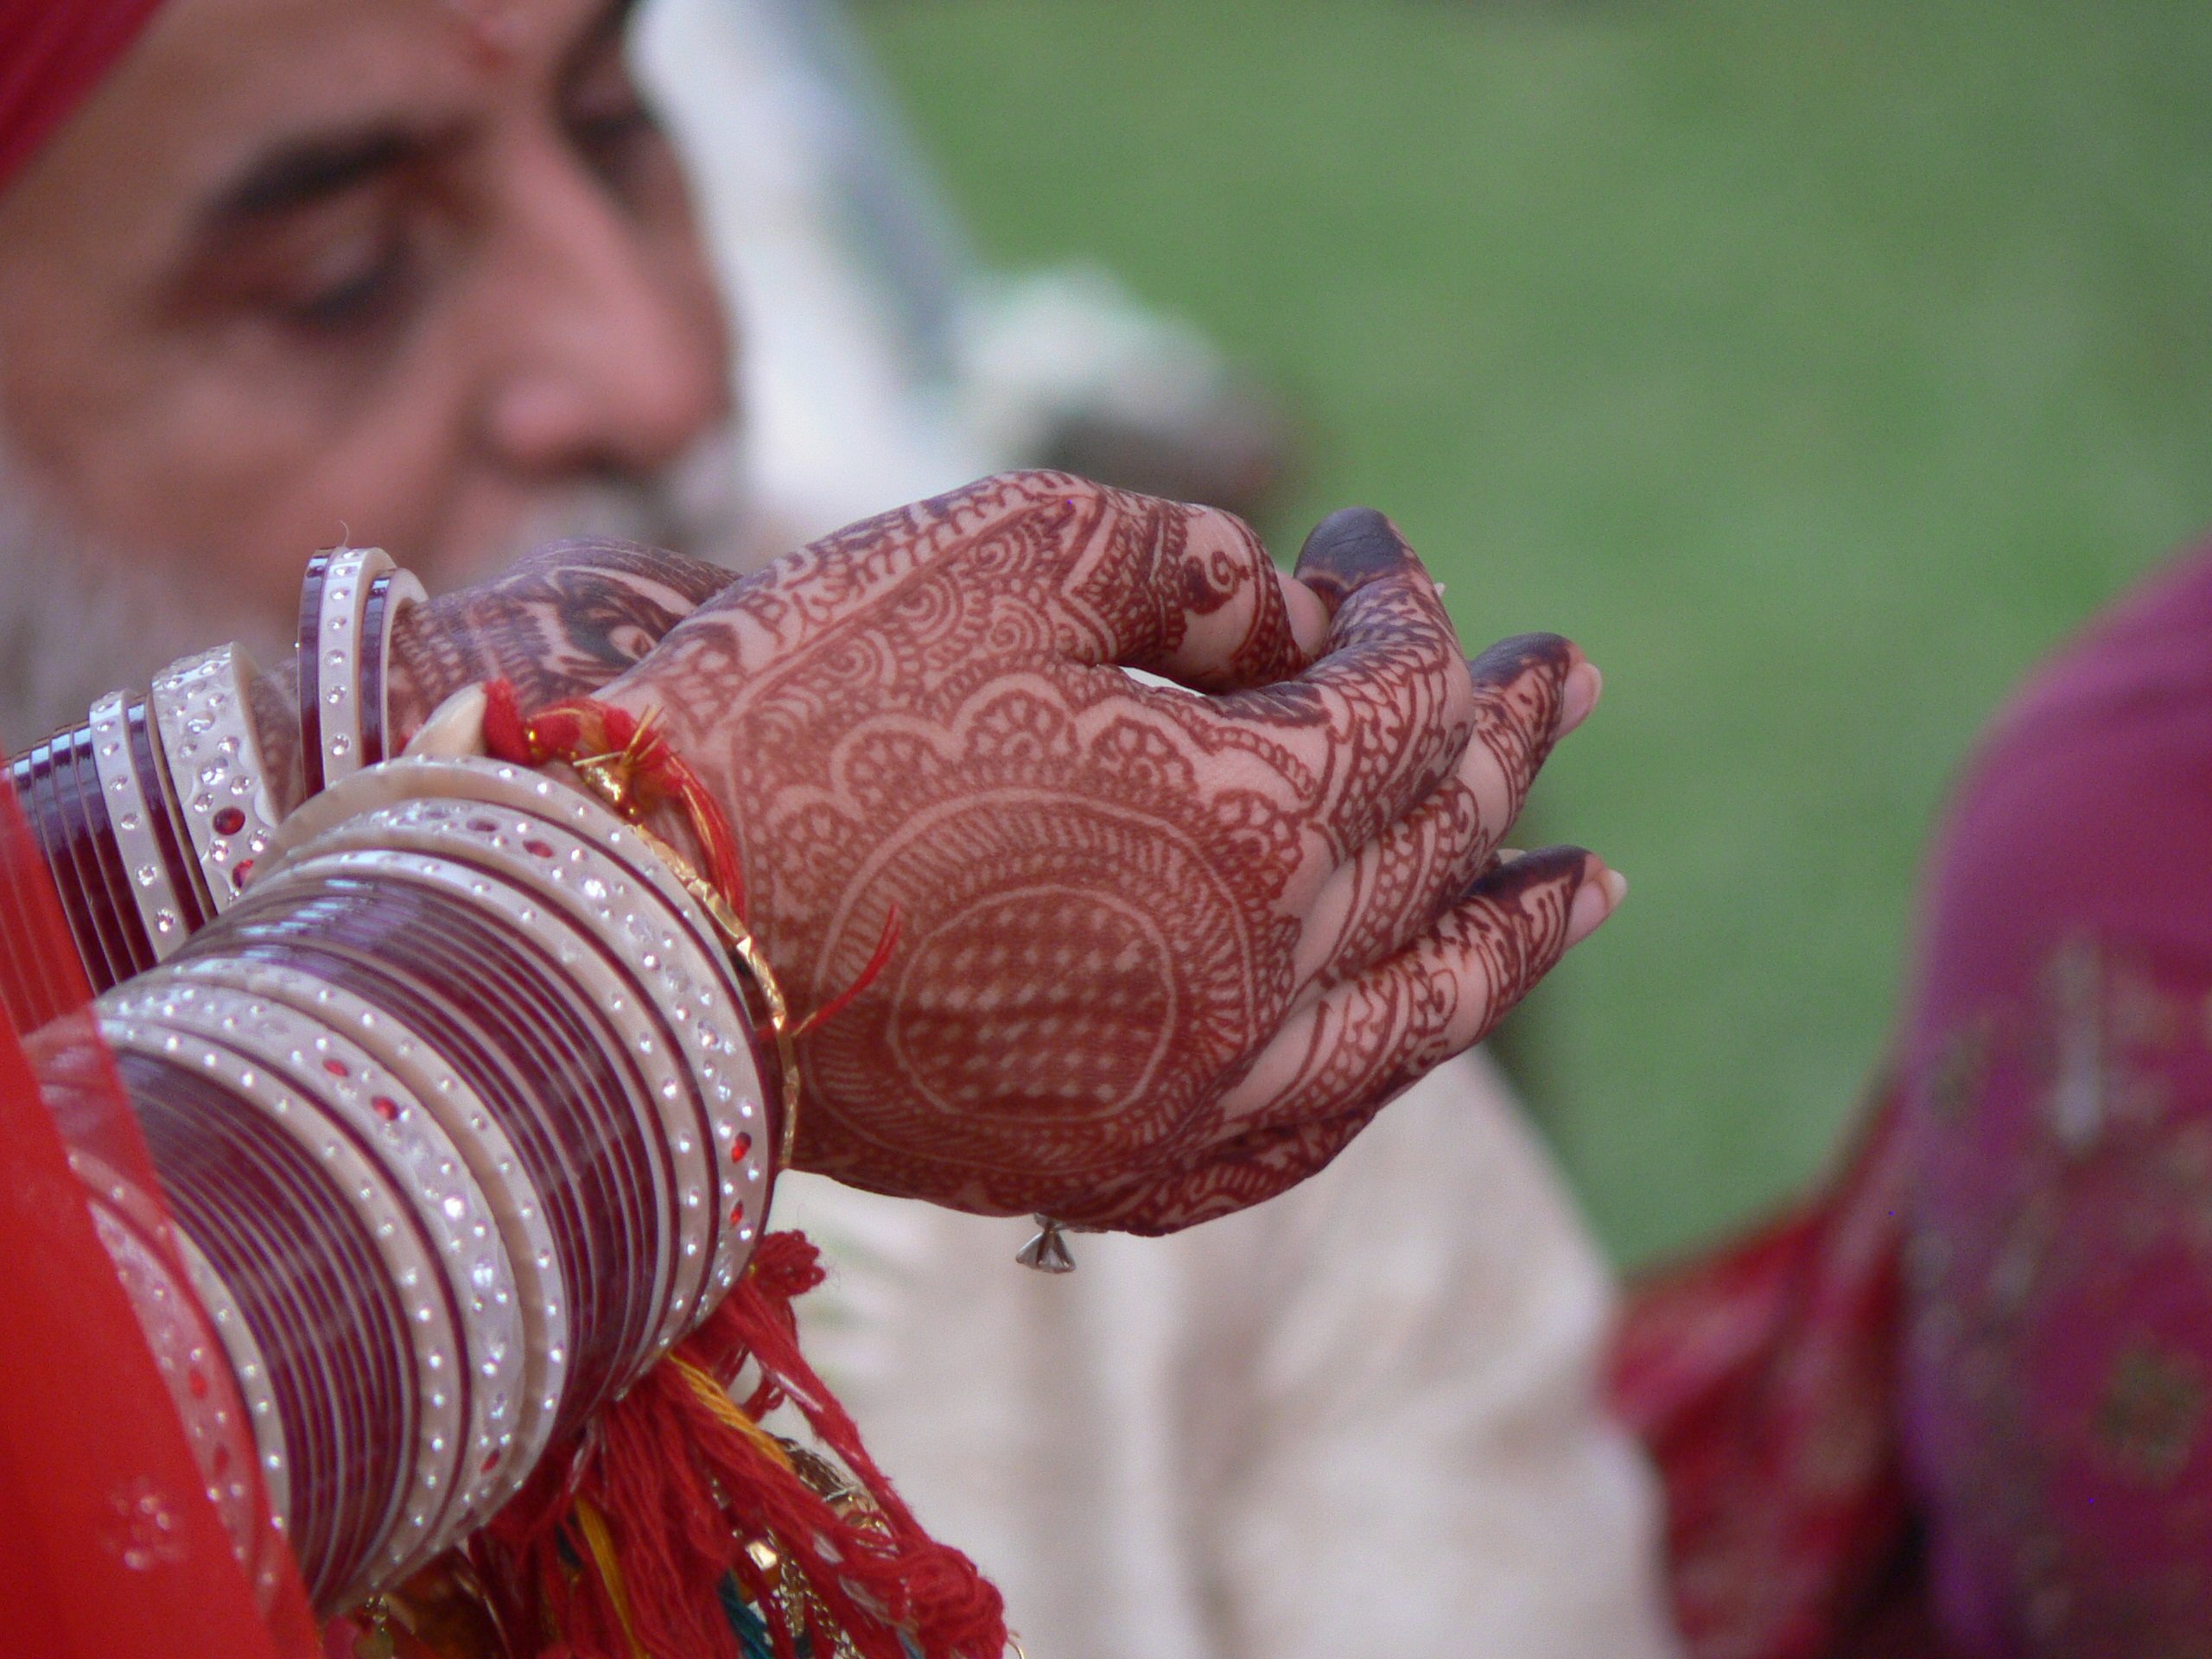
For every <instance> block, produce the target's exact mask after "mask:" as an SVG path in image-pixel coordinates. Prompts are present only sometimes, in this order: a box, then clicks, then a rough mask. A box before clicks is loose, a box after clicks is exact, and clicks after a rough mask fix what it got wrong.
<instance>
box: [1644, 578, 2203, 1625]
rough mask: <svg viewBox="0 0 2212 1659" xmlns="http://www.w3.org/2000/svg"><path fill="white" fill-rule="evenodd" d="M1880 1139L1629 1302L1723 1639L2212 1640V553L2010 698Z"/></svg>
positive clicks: (1942, 857)
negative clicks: (1759, 1228) (1799, 1203)
mask: <svg viewBox="0 0 2212 1659" xmlns="http://www.w3.org/2000/svg"><path fill="white" fill-rule="evenodd" d="M1896 1054H1897V1058H1896V1061H1895V1073H1894V1075H1895V1079H1896V1080H1895V1083H1894V1084H1893V1086H1892V1087H1891V1089H1890V1090H1888V1091H1887V1093H1886V1094H1885V1098H1884V1101H1883V1103H1882V1104H1881V1106H1880V1108H1879V1109H1878V1111H1877V1112H1876V1114H1875V1115H1874V1118H1873V1121H1872V1125H1871V1127H1870V1128H1869V1130H1868V1132H1867V1135H1866V1140H1865V1141H1864V1143H1863V1145H1862V1148H1861V1150H1860V1153H1859V1155H1858V1156H1857V1157H1856V1158H1855V1159H1853V1160H1852V1161H1851V1162H1850V1164H1849V1165H1848V1166H1847V1167H1846V1168H1845V1169H1844V1171H1843V1172H1842V1173H1840V1175H1839V1176H1838V1178H1837V1179H1834V1181H1833V1182H1831V1183H1830V1184H1829V1185H1828V1186H1827V1188H1826V1189H1825V1190H1824V1191H1823V1192H1821V1193H1819V1194H1818V1195H1816V1196H1815V1198H1813V1199H1811V1200H1810V1201H1809V1202H1808V1204H1807V1205H1804V1206H1803V1207H1802V1209H1801V1210H1799V1211H1797V1212H1796V1213H1794V1214H1793V1215H1791V1216H1789V1217H1786V1218H1785V1219H1783V1221H1781V1222H1779V1223H1777V1224H1775V1225H1773V1226H1772V1227H1770V1228H1769V1229H1768V1230H1764V1231H1763V1232H1761V1233H1759V1234H1758V1235H1756V1236H1753V1237H1751V1239H1749V1240H1746V1241H1744V1242H1741V1243H1738V1244H1736V1245H1734V1246H1732V1247H1730V1248H1728V1249H1724V1250H1722V1251H1721V1252H1719V1254H1717V1255H1713V1256H1712V1257H1709V1258H1707V1259H1706V1260H1704V1261H1701V1262H1695V1263H1693V1264H1691V1265H1689V1266H1687V1267H1685V1268H1680V1269H1677V1270H1675V1272H1673V1273H1671V1274H1665V1275H1662V1276H1661V1277H1660V1278H1658V1279H1657V1280H1655V1281H1653V1282H1651V1283H1649V1284H1648V1285H1646V1286H1645V1287H1643V1288H1642V1289H1641V1290H1640V1291H1639V1292H1638V1293H1637V1295H1636V1296H1635V1298H1634V1299H1633V1300H1632V1303H1631V1306H1630V1310H1629V1316H1628V1319H1627V1322H1626V1327H1625V1331H1624V1340H1623V1344H1622V1347H1621V1350H1620V1357H1619V1366H1618V1374H1617V1381H1618V1399H1619V1402H1620V1403H1621V1406H1622V1408H1623V1409H1624V1411H1625V1412H1626V1413H1627V1414H1628V1415H1629V1416H1630V1420H1631V1421H1633V1422H1634V1423H1635V1424H1636V1425H1637V1427H1638V1428H1639V1429H1640V1430H1641V1431H1642V1432H1643V1434H1644V1435H1645V1437H1646V1440H1647V1442H1648V1444H1649V1446H1650V1447H1651V1450H1652V1452H1653V1453H1654V1455H1655V1457H1656V1459H1657V1461H1658V1463H1659V1465H1660V1468H1661V1471H1662V1478H1663V1480H1664V1483H1665V1485H1666V1489H1667V1494H1668V1500H1669V1541H1670V1544H1671V1546H1672V1549H1673V1568H1674V1585H1675V1597H1676V1603H1677V1607H1678V1611H1679V1613H1680V1617H1681V1624H1682V1627H1683V1630H1684V1633H1685V1635H1686V1637H1688V1643H1689V1646H1690V1649H1691V1651H1692V1653H1693V1654H1694V1655H1695V1656H1697V1659H1807V1656H1822V1655H1827V1656H1839V1659H1840V1656H1846V1655H1853V1656H1855V1655H1859V1654H1866V1655H1874V1654H1880V1655H1896V1656H1912V1655H1916V1654H1923V1653H1926V1654H1934V1653H1942V1654H1944V1655H1947V1656H1954V1659H2058V1656H2065V1659H2182V1656H2202V1655H2203V1654H2206V1653H2208V1652H2212V553H2208V554H2200V555H2198V556H2196V557H2194V558H2191V559H2190V560H2188V561H2185V562H2183V563H2182V564H2180V565H2178V566H2177V567H2176V568H2175V569H2171V570H2170V571H2168V572H2166V573H2164V575H2161V576H2160V577H2159V578H2158V579H2157V580H2155V581H2153V582H2151V583H2149V584H2148V585H2146V586H2145V588H2143V589H2142V590H2141V591H2140V592H2139V593H2138V594H2135V595H2133V597H2131V598H2130V599H2129V600H2128V601H2126V603H2124V604H2123V605H2122V606H2120V607H2118V608H2117V609H2116V610H2115V611H2114V612H2113V613H2111V614H2110V615H2109V616H2108V617H2107V618H2105V619H2104V620H2101V622H2100V623H2099V624H2098V625H2097V626H2094V628H2092V629H2091V630H2090V631H2089V632H2088V633H2087V634H2085V635H2084V636H2083V637H2082V639H2080V640H2079V641H2077V642H2076V643H2075V645H2072V646H2070V647H2069V649H2067V650H2066V651H2065V652H2063V653H2061V654H2060V656H2059V657H2058V658H2056V660H2055V661H2054V662H2053V663H2052V664H2050V666H2049V667H2048V668H2046V669H2045V670H2044V672H2043V673H2041V674H2040V675H2039V676H2037V678H2036V679H2035V680H2034V681H2033V682H2032V683H2031V684H2030V686H2029V687H2028V688H2027V690H2025V691H2024V693H2023V694H2022V695H2021V696H2019V697H2018V699H2017V700H2016V701H2015V702H2014V704H2013V705H2012V708H2011V709H2010V710H2008V712H2007V713H2006V715H2005V716H2004V717H2003V718H2002V719H2001V720H2000V721H1999V722H1998V724H1997V726H1996V727H1995V728H1994V730H1993V733H1992V734H1991V736H1990V737H1989V739H1988V740H1987V741H1986V743H1985V744H1984V746H1983V747H1982V749H1981V751H1980V754H1979V756H1978V757H1977V760H1976V761H1975V763H1974V766H1973V767H1972V768H1971V769H1970V771H1969V772H1968V774H1967V779H1966V780H1965V782H1964V784H1963V785H1962V787H1961V790H1960V791H1959V794H1958V797H1957V798H1956V800H1955V803H1954V804H1953V806H1952V808H1951V810H1950V812H1949V813H1948V817H1947V819H1946V822H1945V824H1944V827H1943V829H1942V833H1941V834H1940V836H1938V838H1937V842H1936V850H1935V852H1934V854H1933V855H1932V856H1931V858H1930V861H1929V867H1928V877H1927V882H1926V888H1925V892H1924V893H1923V905H1922V918H1921V931H1920V937H1919V939H1918V942H1917V946H1916V964H1915V971H1914V976H1913V980H1912V982H1911V984H1910V988H1909V992H1908V997H1907V1001H1906V1004H1905V1011H1904V1021H1903V1024H1902V1027H1901V1031H1900V1035H1899V1039H1898V1043H1897V1050H1896Z"/></svg>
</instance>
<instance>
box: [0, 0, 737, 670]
mask: <svg viewBox="0 0 2212 1659" xmlns="http://www.w3.org/2000/svg"><path fill="white" fill-rule="evenodd" d="M625 10H626V6H625V5H623V4H621V3H619V0H618V3H612V4H610V3H608V0H169V3H168V5H167V6H166V7H165V8H164V9H163V10H162V11H161V12H160V13H159V14H157V15H156V18H155V20H154V22H153V24H152V26H151V27H150V28H149V29H148V31H147V33H146V35H144V37H143V39H141V40H140V41H138V42H137V44H136V45H135V46H134V47H133V48H131V50H130V53H129V54H127V55H126V56H125V58H124V60H123V61H122V63H121V64H120V65H119V66H118V68H117V69H116V71H115V72H114V73H112V74H111V76H110V77H109V79H108V80H107V81H106V82H105V84H104V85H103V86H101V87H100V88H99V91H98V92H96V93H95V94H94V95H93V97H92V99H90V100H89V101H88V102H87V103H86V105H85V107H84V108H83V109H82V110H80V111H79V112H78V113H77V114H76V115H75V116H74V117H73V118H72V119H71V121H70V122H69V123H68V124H67V125H66V126H65V127H64V128H63V129H62V130H61V131H60V133H59V134H58V135H57V136H56V137H55V138H54V141H53V142H52V143H50V144H49V146H48V149H46V151H45V152H44V153H43V154H42V155H41V156H39V157H38V158H37V160H36V161H35V162H34V163H33V165H32V167H31V168H30V169H29V171H28V172H27V173H25V174H24V175H22V178H21V179H20V180H19V181H17V182H16V184H15V185H14V186H13V187H11V188H10V189H9V190H8V191H7V192H6V194H4V195H0V451H4V458H5V460H6V461H7V464H8V467H9V474H10V476H9V478H7V479H0V492H5V491H8V490H10V488H11V487H12V488H13V490H14V491H15V493H16V494H18V495H22V496H28V497H29V498H30V499H35V501H36V502H37V503H38V507H39V511H40V512H41V514H42V515H44V516H45V517H46V518H48V519H49V520H57V521H60V522H62V523H66V524H67V525H68V527H69V530H70V531H71V532H72V537H73V539H75V540H76V542H77V544H78V545H79V546H81V547H86V548H91V549H94V550H99V551H98V552H96V554H95V555H94V556H95V557H96V558H104V559H108V560H111V561H113V560H127V561H130V562H133V563H141V564H145V563H151V564H166V565H167V566H168V567H169V568H168V569H167V570H165V571H161V572H153V571H146V570H141V571H137V572H134V573H133V580H138V579H141V578H148V577H152V578H155V579H157V580H161V581H162V582H167V581H168V579H169V578H172V577H174V578H175V580H176V581H177V582H180V583H181V584H182V585H183V586H185V587H187V588H199V589H200V590H203V591H206V590H217V591H216V593H215V594H214V595H213V596H216V597H219V600H220V601H221V604H222V605H223V606H224V607H228V608H230V609H231V610H232V611H233V612H236V613H253V614H255V615H257V616H259V617H263V618H267V617H283V616H285V615H287V614H289V608H290V607H291V606H292V604H293V603H294V599H293V595H294V594H295V592H296V585H297V582H298V579H299V573H300V568H301V565H302V563H303V562H304V560H305V558H306V556H307V555H308V552H309V551H311V550H313V549H315V547H318V546H322V545H327V544H328V543H331V542H333V541H335V540H337V539H339V537H340V535H341V533H342V534H345V535H346V536H349V537H350V538H351V539H352V540H353V542H355V543H379V544H382V545H384V546H386V547H389V548H390V549H391V550H392V551H393V553H394V554H395V555H396V556H398V557H399V558H400V559H402V560H403V561H404V562H405V563H409V564H410V565H411V566H412V567H413V568H414V569H416V570H417V571H418V572H419V573H421V574H422V575H423V576H424V577H425V579H426V580H428V581H429V582H430V583H431V584H432V586H433V587H436V586H439V585H442V583H443V582H448V581H450V580H452V579H453V578H454V577H456V576H458V575H463V574H465V573H467V572H468V571H470V570H472V569H477V568H480V566H481V563H482V562H483V561H484V559H485V558H486V556H487V555H488V554H489V553H491V552H492V551H493V550H499V551H505V550H508V549H510V548H511V547H512V545H513V544H514V543H515V542H516V541H517V540H518V538H519V537H523V536H524V535H526V534H529V533H531V532H533V531H537V530H540V529H543V530H546V531H551V530H553V529H555V528H556V527H558V526H559V521H560V519H561V517H562V515H563V512H564V510H565V509H566V507H567V505H568V504H570V503H572V502H575V500H576V499H578V498H579V496H580V495H584V496H588V495H589V494H591V493H593V492H594V490H595V489H599V488H600V487H601V486H615V487H614V488H613V489H612V490H611V491H602V493H618V494H619V493H620V486H626V485H642V484H643V483H644V482H645V480H648V479H649V478H651V477H652V475H653V474H657V473H658V472H660V471H661V470H662V469H664V468H665V467H667V466H668V465H669V464H670V463H671V461H674V460H675V459H677V457H678V456H679V455H681V454H683V452H685V451H686V450H687V449H688V448H691V447H692V446H693V445H694V444H695V443H696V442H698V441H700V440H701V439H702V437H704V436H705V435H707V434H708V433H709V431H710V430H711V429H714V428H715V427H716V426H717V425H718V423H720V422H721V420H722V418H723V417H724V416H726V415H727V413H728V410H727V407H726V397H727V391H726V388H727V387H728V384H729V379H728V361H727V356H728V342H727V340H726V338H725V334H724V329H723V323H722V319H721V312H720V308H719V301H718V298H717V295H716V292H715V286H714V283H713V281H712V278H711V276H710V274H709V270H708V267H707V264H706V261H705V258H704V255H703V252H702V249H701V246H700V245H699V242H698V239H697V238H696V235H695V233H694V228H693V224H692V219H691V215H690V206H689V203H688V201H687V200H686V198H685V194H684V188H683V181H682V179H681V177H680V176H679V174H678V170H677V163H676V159H675V156H673V154H672V153H671V149H670V148H669V146H668V144H667V143H666V142H665V141H664V138H663V137H662V136H661V134H660V133H659V131H658V129H657V128H656V127H655V126H654V125H653V124H652V120H651V118H649V117H648V116H647V114H646V113H645V110H644V108H643V106H642V105H640V103H639V99H638V95H637V92H636V90H635V88H634V87H633V86H632V83H631V80H630V77H629V74H628V72H627V70H626V66H625V63H624V60H623V50H622V48H623V41H622V31H623V24H624V13H625ZM0 505H5V504H4V503H0ZM5 531H6V526H5V524H4V522H0V535H4V534H5ZM25 575H26V573H24V572H23V571H22V570H21V569H17V570H16V571H14V572H12V573H11V575H10V580H11V581H14V582H20V581H22V580H24V579H25ZM197 643H210V642H208V641H189V642H188V644H197Z"/></svg>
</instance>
